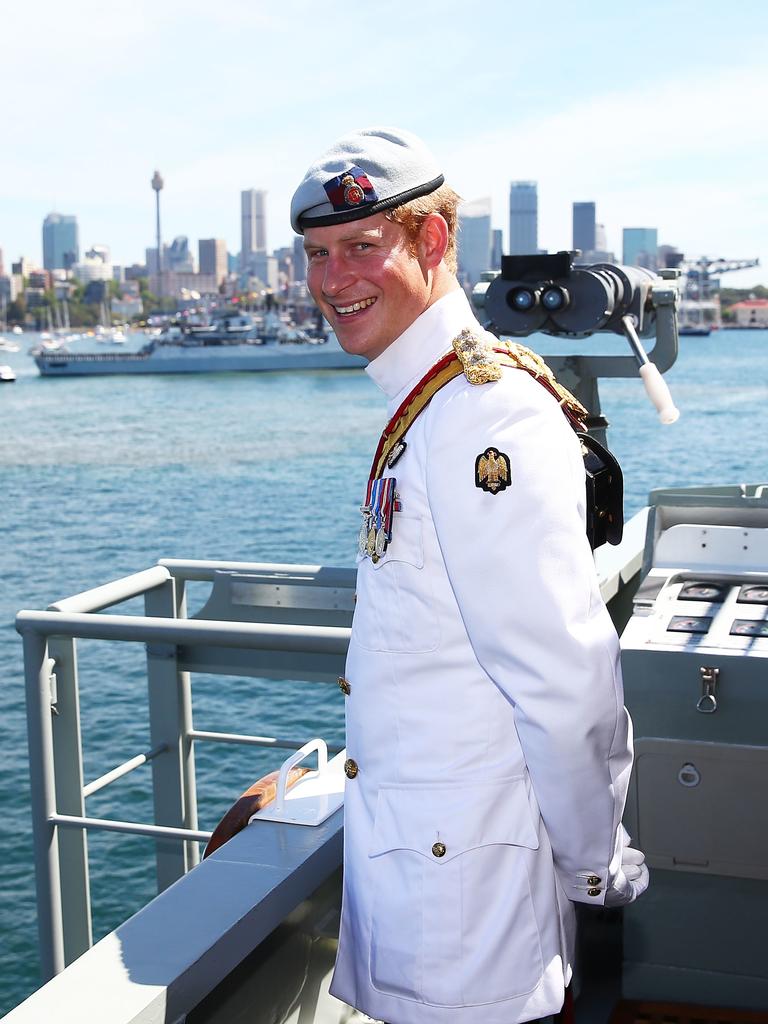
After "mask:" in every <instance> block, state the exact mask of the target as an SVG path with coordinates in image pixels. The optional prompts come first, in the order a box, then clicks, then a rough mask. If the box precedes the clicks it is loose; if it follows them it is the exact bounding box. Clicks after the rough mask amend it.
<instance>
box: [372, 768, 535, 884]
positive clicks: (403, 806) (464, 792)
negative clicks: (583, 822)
mask: <svg viewBox="0 0 768 1024" xmlns="http://www.w3.org/2000/svg"><path fill="white" fill-rule="evenodd" d="M435 844H440V846H439V849H441V850H442V849H443V848H444V852H443V853H442V854H441V855H439V856H438V855H436V853H435V852H434V851H433V846H435ZM493 844H504V845H509V846H526V847H528V849H531V850H536V849H538V846H539V840H538V836H537V834H536V828H535V826H534V822H533V818H532V814H531V808H530V805H529V803H528V793H527V789H526V781H525V779H524V778H523V776H516V777H514V778H511V779H503V780H500V781H498V782H494V783H487V782H483V783H477V784H475V785H472V784H468V785H460V786H459V785H456V784H454V783H446V784H438V785H435V784H433V785H430V786H418V787H417V786H397V785H392V786H382V787H381V789H380V790H379V798H378V804H377V806H376V823H375V825H374V830H373V840H372V843H371V849H370V851H369V856H371V857H376V856H379V855H380V854H382V853H388V852H390V851H391V850H412V851H414V852H415V853H420V854H422V855H423V856H424V857H428V858H429V859H430V860H432V861H434V862H435V863H436V864H445V863H447V862H448V861H450V860H452V859H453V858H454V857H456V856H458V855H459V854H461V853H464V852H465V851H467V850H472V849H475V848H476V847H478V846H490V845H493Z"/></svg>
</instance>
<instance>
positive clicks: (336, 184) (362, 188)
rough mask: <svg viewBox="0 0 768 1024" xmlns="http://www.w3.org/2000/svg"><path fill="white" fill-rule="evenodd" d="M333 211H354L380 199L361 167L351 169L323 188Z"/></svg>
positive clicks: (332, 179) (328, 182)
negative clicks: (357, 207)
mask: <svg viewBox="0 0 768 1024" xmlns="http://www.w3.org/2000/svg"><path fill="white" fill-rule="evenodd" d="M323 188H324V189H325V192H326V195H327V196H328V199H329V200H330V202H331V205H332V206H333V209H334V210H335V211H336V212H337V213H340V212H342V211H343V210H354V209H355V207H356V206H361V205H363V204H367V203H375V202H376V201H377V199H378V198H379V197H378V196H377V194H376V189H375V188H374V187H373V185H372V184H371V183H370V181H369V180H368V176H367V175H366V173H365V171H363V170H362V169H361V168H360V167H350V168H349V170H348V171H344V173H343V174H337V175H336V177H335V178H331V180H330V181H327V182H326V183H325V185H324V186H323Z"/></svg>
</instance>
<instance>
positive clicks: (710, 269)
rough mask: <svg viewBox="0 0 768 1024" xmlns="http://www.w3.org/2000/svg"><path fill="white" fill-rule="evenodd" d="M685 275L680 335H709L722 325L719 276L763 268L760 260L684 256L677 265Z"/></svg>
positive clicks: (681, 296)
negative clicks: (753, 268) (760, 266)
mask: <svg viewBox="0 0 768 1024" xmlns="http://www.w3.org/2000/svg"><path fill="white" fill-rule="evenodd" d="M676 265H677V266H678V267H679V268H680V271H681V272H682V277H681V289H680V308H679V320H680V327H679V330H680V333H681V334H709V332H710V331H711V330H712V328H718V327H720V326H721V323H722V321H721V316H720V277H721V275H722V274H728V273H731V272H732V271H735V270H748V269H749V268H751V267H757V266H759V265H760V260H758V259H742V260H730V259H725V258H724V257H722V256H692V257H690V258H689V259H686V258H685V257H684V256H683V257H682V259H681V260H680V261H679V262H678V263H677V264H676Z"/></svg>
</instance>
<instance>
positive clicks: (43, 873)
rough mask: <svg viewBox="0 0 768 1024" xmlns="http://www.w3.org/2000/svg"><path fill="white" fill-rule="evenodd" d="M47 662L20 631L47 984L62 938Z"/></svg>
mask: <svg viewBox="0 0 768 1024" xmlns="http://www.w3.org/2000/svg"><path fill="white" fill-rule="evenodd" d="M52 667H53V666H52V664H51V661H50V659H49V657H48V644H47V643H46V641H45V639H44V637H41V636H40V635H39V634H38V633H35V632H34V631H33V630H30V629H26V630H25V631H24V681H25V687H26V697H27V739H28V743H29V777H30V788H31V794H30V796H31V804H32V839H33V844H34V860H35V886H36V890H37V921H38V929H39V933H40V973H41V976H42V980H43V981H44V982H45V981H49V980H50V979H51V978H52V977H53V976H54V975H55V974H58V973H59V972H60V971H63V970H64V966H65V962H64V932H63V926H62V911H61V879H60V876H59V849H58V845H57V842H56V838H57V837H56V832H57V830H56V827H55V825H53V823H52V822H51V820H50V818H51V815H52V814H54V813H55V812H56V791H55V785H56V783H55V780H54V772H53V737H52V730H51V669H52Z"/></svg>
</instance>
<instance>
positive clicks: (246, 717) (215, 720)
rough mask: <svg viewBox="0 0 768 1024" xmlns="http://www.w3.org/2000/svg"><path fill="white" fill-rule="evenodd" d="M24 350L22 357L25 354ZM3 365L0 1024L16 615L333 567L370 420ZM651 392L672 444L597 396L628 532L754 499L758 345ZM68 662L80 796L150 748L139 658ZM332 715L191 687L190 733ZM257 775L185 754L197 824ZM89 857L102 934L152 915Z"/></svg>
mask: <svg viewBox="0 0 768 1024" xmlns="http://www.w3.org/2000/svg"><path fill="white" fill-rule="evenodd" d="M21 340H22V341H23V347H26V346H27V345H29V344H31V343H32V340H33V339H32V338H31V337H30V336H25V337H24V338H23V339H21ZM81 347H82V346H81ZM0 362H3V363H10V364H11V365H12V366H13V367H14V368H15V369H16V372H17V374H18V381H17V383H16V384H13V385H6V386H0V425H1V433H0V543H1V544H2V547H0V576H1V578H2V587H1V588H0V808H1V809H2V825H1V826H0V827H1V828H2V849H3V868H2V871H0V1013H5V1012H7V1010H9V1009H10V1008H11V1007H12V1006H14V1005H15V1004H16V1003H17V1002H19V1001H20V1000H21V999H22V998H23V997H24V996H26V995H27V994H28V993H29V992H30V991H32V990H33V989H34V988H35V987H36V985H37V983H38V975H37V951H36V943H37V927H36V920H35V906H34V879H33V876H32V868H31V863H32V848H31V841H30V822H29V812H28V784H27V763H26V753H27V752H26V723H25V715H24V697H23V671H22V658H21V643H20V639H19V637H18V635H17V634H16V632H15V630H14V628H13V619H14V616H15V614H16V612H17V611H18V610H19V609H20V608H44V607H46V606H47V605H48V604H49V603H51V602H52V601H54V600H56V599H57V598H61V597H64V596H66V595H68V594H72V593H75V592H77V591H80V590H84V589H87V588H89V587H92V586H95V585H97V584H99V583H103V582H105V581H106V580H108V579H114V578H117V577H118V576H122V575H125V574H127V573H130V572H134V571H136V570H138V569H141V568H144V567H146V566H149V565H151V564H153V563H154V562H155V561H156V560H157V559H158V558H161V557H182V558H207V559H230V560H247V561H276V562H291V561H296V562H304V563H314V564H327V565H350V564H352V561H353V556H354V550H355V543H356V537H357V526H358V522H359V516H358V511H357V508H358V505H359V501H360V489H361V486H362V481H363V479H364V477H365V475H366V473H367V470H368V465H369V460H370V456H371V452H372V447H373V445H374V444H375V440H376V438H377V436H378V433H379V430H380V429H381V425H382V420H383V416H384V404H385V403H384V400H383V398H382V396H381V395H380V394H379V392H378V391H377V390H376V388H375V387H374V386H373V384H371V382H370V381H369V380H368V378H367V377H366V376H365V374H364V373H362V372H361V371H348V372H345V371H337V372H324V373H312V372H307V373H301V374H293V375H291V374H287V373H278V374H254V375H249V374H242V375H240V374H233V375H223V374H222V375H201V376H192V377H174V376H157V377H136V378H127V377H126V378H121V377H111V378H110V377H104V378H91V379H88V378H83V379H79V378H71V379H61V380H44V379H41V378H39V377H38V376H37V372H36V370H35V368H34V364H33V363H32V360H31V359H29V357H28V356H27V355H26V353H25V352H19V353H18V354H9V353H5V352H0ZM666 379H667V381H668V383H669V385H670V387H671V389H672V391H673V394H674V397H675V401H676V403H677V405H678V406H679V407H680V409H681V410H682V413H683V415H682V418H681V419H680V421H679V422H678V423H677V424H676V425H674V426H672V427H662V426H661V425H659V422H658V419H657V417H656V415H655V413H654V411H653V409H652V408H651V407H650V405H649V404H648V402H647V400H646V399H645V396H644V392H643V390H642V387H641V386H640V384H639V383H638V381H636V380H632V381H623V380H619V381H608V382H606V383H605V384H604V386H603V388H602V399H603V409H604V412H605V413H606V414H607V415H608V417H609V419H610V420H611V422H612V429H611V434H610V442H611V447H612V448H613V450H614V451H615V453H616V454H617V455H618V456H619V458H620V459H621V461H622V464H623V467H624V472H625V482H626V512H627V514H628V515H629V514H631V513H633V512H634V511H637V509H639V508H640V507H641V506H642V505H643V504H644V503H645V499H646V496H647V493H648V491H649V490H650V489H651V487H660V486H672V485H690V484H708V483H740V482H744V481H749V482H756V481H765V480H766V479H767V478H768V466H766V455H767V454H768V451H767V449H766V440H765V439H766V437H768V333H766V332H761V331H757V332H728V331H721V332H719V333H717V334H714V335H712V336H711V337H710V338H684V339H682V348H681V353H680V358H679V359H678V362H677V364H676V365H675V366H674V368H673V369H672V370H671V371H670V372H669V373H668V374H667V378H666ZM490 440H492V439H490V438H489V441H490ZM469 472H472V469H470V470H469ZM468 479H469V478H468ZM79 652H80V662H81V671H80V682H81V693H82V718H83V730H84V737H85V741H84V742H85V750H84V758H85V775H86V779H92V778H95V777H96V776H98V775H100V774H101V773H102V772H104V771H106V770H108V769H109V768H111V767H113V766H114V765H116V764H118V763H120V762H121V761H123V760H125V759H126V758H128V757H130V756H132V755H133V754H135V753H138V752H141V751H144V750H146V749H147V748H148V746H149V742H148V735H147V729H146V716H145V701H146V696H145V682H144V652H143V649H141V648H140V647H135V648H134V647H133V646H130V647H128V648H127V649H124V648H122V647H119V645H116V644H102V645H99V644H94V643H81V644H80V645H79ZM342 711H343V708H342V702H341V701H340V700H339V699H338V692H337V691H336V689H335V687H333V688H331V687H326V686H323V685H319V684H318V685H316V686H307V685H306V684H302V683H300V682H287V683H276V682H274V681H270V682H262V681H259V680H251V679H248V680H240V679H222V678H221V677H200V676H195V679H194V715H195V725H196V726H197V727H198V728H201V729H212V730H222V731H232V732H242V731H251V732H254V733H260V734H267V735H270V734H271V735H280V734H282V735H292V736H293V735H296V736H307V737H309V736H311V735H316V734H322V735H324V736H325V737H326V738H327V739H328V740H329V741H332V742H339V741H341V740H342V738H343V725H342ZM277 756H278V758H279V755H277ZM275 761H276V755H275V754H274V753H270V752H254V751H253V750H247V749H239V748H235V747H232V748H230V747H224V748H222V747H220V746H215V747H214V746H213V745H209V744H200V745H199V746H198V750H197V772H198V784H199V793H200V806H201V815H200V817H201V827H203V828H212V827H213V825H214V824H215V823H216V821H217V820H218V817H219V816H220V815H221V814H222V813H223V811H224V810H225V809H226V807H227V806H228V805H229V803H230V802H231V800H232V799H234V798H235V797H236V796H237V795H239V793H240V792H241V791H242V789H243V788H244V787H245V786H246V785H247V784H248V783H250V782H251V781H253V779H254V778H256V777H258V775H259V774H260V773H261V772H262V771H263V770H265V769H268V768H271V767H274V766H275ZM148 782H149V773H148V770H147V769H139V770H138V771H137V772H134V773H133V774H131V775H130V776H128V777H127V778H125V779H123V780H121V781H120V782H118V783H116V784H115V785H114V786H112V787H110V788H109V789H108V790H107V791H106V792H103V793H100V794H97V795H95V796H94V797H92V798H90V799H89V801H88V811H89V813H91V814H94V815H96V816H105V817H106V816H112V817H122V818H129V819H133V820H151V816H152V809H151V802H150V795H149V786H148ZM89 851H90V863H91V877H92V884H93V903H94V926H95V933H96V935H97V936H101V935H103V934H104V933H105V932H107V931H109V930H110V929H111V928H113V927H114V926H115V925H116V924H118V923H119V922H120V921H121V920H123V919H124V918H125V917H126V916H128V915H129V914H130V913H132V912H133V911H135V910H136V909H138V908H139V907H140V906H141V905H142V904H143V903H145V902H146V901H147V900H148V899H149V898H150V897H151V895H152V893H153V870H154V857H153V850H152V843H151V841H149V840H146V839H142V838H138V837H120V836H115V835H110V836H107V835H103V834H91V836H90V837H89Z"/></svg>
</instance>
